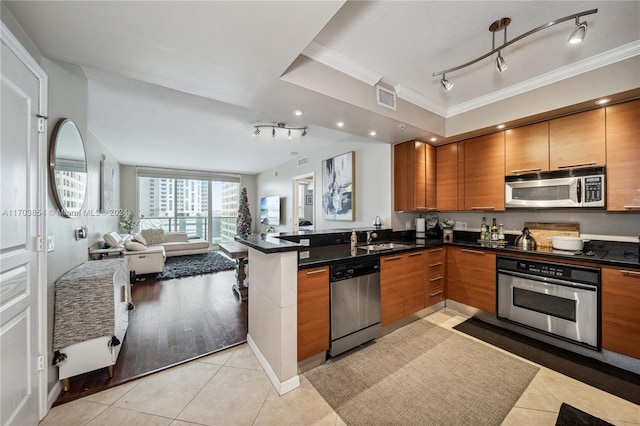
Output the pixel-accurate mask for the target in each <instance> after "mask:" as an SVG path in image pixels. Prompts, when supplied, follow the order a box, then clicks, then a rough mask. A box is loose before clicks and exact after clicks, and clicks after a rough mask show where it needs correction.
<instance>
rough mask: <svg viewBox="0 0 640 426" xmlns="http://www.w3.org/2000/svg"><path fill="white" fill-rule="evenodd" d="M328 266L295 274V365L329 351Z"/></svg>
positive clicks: (303, 270)
mask: <svg viewBox="0 0 640 426" xmlns="http://www.w3.org/2000/svg"><path fill="white" fill-rule="evenodd" d="M329 318H330V317H329V266H328V265H325V266H319V267H315V268H310V269H302V270H299V271H298V362H300V361H302V360H305V359H307V358H310V357H312V356H314V355H317V354H319V353H322V352H325V351H327V350H329V321H330V319H329Z"/></svg>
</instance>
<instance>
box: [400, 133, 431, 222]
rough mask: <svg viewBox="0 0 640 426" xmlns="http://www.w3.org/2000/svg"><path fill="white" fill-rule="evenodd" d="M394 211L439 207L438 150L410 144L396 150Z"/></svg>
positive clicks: (419, 144) (407, 143)
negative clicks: (436, 151) (437, 198)
mask: <svg viewBox="0 0 640 426" xmlns="http://www.w3.org/2000/svg"><path fill="white" fill-rule="evenodd" d="M393 182H394V185H393V188H394V193H393V197H394V202H393V205H394V210H396V211H407V210H409V211H411V210H428V209H435V205H436V155H435V148H434V147H432V146H431V145H428V144H425V143H423V142H418V141H411V142H404V143H400V144H397V145H395V146H394V147H393Z"/></svg>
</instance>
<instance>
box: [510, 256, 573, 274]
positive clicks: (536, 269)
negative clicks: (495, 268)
mask: <svg viewBox="0 0 640 426" xmlns="http://www.w3.org/2000/svg"><path fill="white" fill-rule="evenodd" d="M517 269H518V271H521V272H530V273H534V274H536V275H544V276H548V277H554V278H571V268H569V267H566V266H561V265H556V264H553V263H542V262H535V261H528V260H518V266H517Z"/></svg>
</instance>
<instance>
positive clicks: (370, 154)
mask: <svg viewBox="0 0 640 426" xmlns="http://www.w3.org/2000/svg"><path fill="white" fill-rule="evenodd" d="M349 151H354V152H355V170H354V180H355V220H354V221H353V222H351V221H336V220H326V219H323V218H322V204H321V203H322V201H321V187H322V161H323V160H326V159H328V158H332V157H335V156H337V155H340V154H344V153H346V152H349ZM308 157H309V162H308V164H307V165H306V166H302V167H298V165H297V160H298V158H299V157H297V158H295V159H293V160H291V161H289V162H287V163H285V164H282V165H281V166H278V167H275V168H273V169H270V170H266V171H264V172H262V173H260V174H258V176H257V195H256V197H255V198H254V199H253V200H252V201H253V203H254V204H256V205H259V203H260V198H261V197H268V196H273V195H279V196H280V197H284V211H282V212H281V215H282V218H281V224H282V225H281V226H277V227H275V228H276V231H278V232H291V231H292V230H293V224H292V223H291V220H292V217H293V191H294V186H293V178H294V177H297V176H302V175H305V174H308V173H314V174H315V178H314V191H313V192H314V206H313V207H314V209H315V217H316V223H315V224H314V225H315V230H316V232H317V231H322V230H328V229H351V228H360V227H371V226H372V224H373V221H374V219H375V217H376V216H380V217H381V218H382V225H383V226H384V227H389V226H390V224H391V208H392V203H391V145H389V144H386V143H380V142H375V141H371V140H367V139H364V138H360V137H357V136H351V137H349V138H348V139H346V140H343V141H340V142H339V143H336V144H334V145H331V146H329V147H325V148H322V149H319V150H317V151H314V152H312V153H310V154H309V155H308ZM302 202H304V200H302Z"/></svg>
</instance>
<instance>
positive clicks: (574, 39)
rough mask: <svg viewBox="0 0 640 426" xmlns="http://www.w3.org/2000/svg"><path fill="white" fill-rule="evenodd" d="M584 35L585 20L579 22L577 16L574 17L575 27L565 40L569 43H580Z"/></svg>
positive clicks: (585, 32) (585, 33)
mask: <svg viewBox="0 0 640 426" xmlns="http://www.w3.org/2000/svg"><path fill="white" fill-rule="evenodd" d="M585 35H587V21H584V22H579V18H578V17H576V27H575V28H574V29H573V31H572V32H571V35H570V36H569V40H567V41H568V42H569V44H578V43H582V40H584V36H585Z"/></svg>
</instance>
